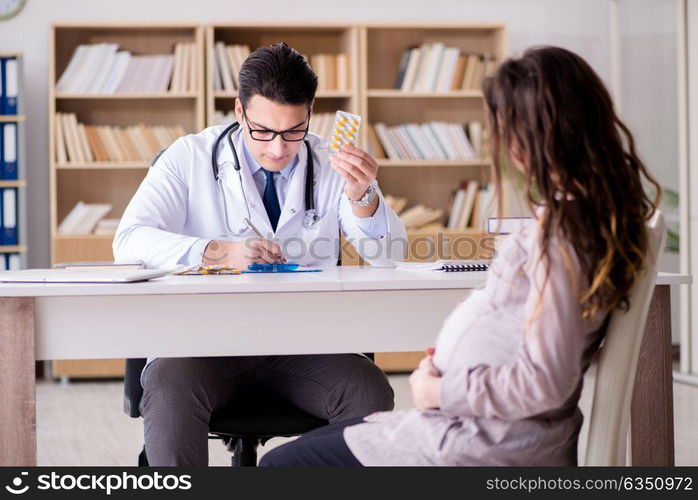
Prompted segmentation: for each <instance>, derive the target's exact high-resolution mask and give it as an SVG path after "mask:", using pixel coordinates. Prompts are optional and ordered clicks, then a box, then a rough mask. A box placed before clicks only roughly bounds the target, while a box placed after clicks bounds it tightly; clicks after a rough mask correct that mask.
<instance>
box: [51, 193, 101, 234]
mask: <svg viewBox="0 0 698 500" xmlns="http://www.w3.org/2000/svg"><path fill="white" fill-rule="evenodd" d="M111 209H112V205H111V204H109V203H89V204H88V203H84V202H83V201H79V202H78V203H77V204H76V205H75V206H74V207H73V208H72V210H71V211H70V212H68V215H66V216H65V218H64V219H63V220H62V221H61V223H60V224H59V225H58V228H57V232H58V234H66V235H67V234H70V235H85V234H90V233H92V230H93V229H94V228H95V226H96V225H97V223H98V222H99V220H100V219H102V218H104V216H106V215H107V214H108V213H109V212H110V211H111Z"/></svg>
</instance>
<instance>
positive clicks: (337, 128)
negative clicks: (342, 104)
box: [330, 111, 361, 153]
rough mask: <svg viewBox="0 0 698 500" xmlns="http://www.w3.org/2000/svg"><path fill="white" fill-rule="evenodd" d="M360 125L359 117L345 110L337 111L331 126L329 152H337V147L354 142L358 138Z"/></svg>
mask: <svg viewBox="0 0 698 500" xmlns="http://www.w3.org/2000/svg"><path fill="white" fill-rule="evenodd" d="M360 125H361V117H360V116H359V115H353V114H351V113H347V112H346V111H337V113H336V114H335V117H334V125H333V126H332V135H331V136H330V153H337V152H339V148H340V147H342V146H343V145H345V144H351V145H354V144H356V141H357V140H358V138H359V126H360Z"/></svg>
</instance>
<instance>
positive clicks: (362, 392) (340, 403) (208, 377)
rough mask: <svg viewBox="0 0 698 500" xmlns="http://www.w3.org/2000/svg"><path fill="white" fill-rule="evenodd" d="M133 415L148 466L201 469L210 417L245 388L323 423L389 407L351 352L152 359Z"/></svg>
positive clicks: (377, 379)
mask: <svg viewBox="0 0 698 500" xmlns="http://www.w3.org/2000/svg"><path fill="white" fill-rule="evenodd" d="M142 380H143V398H142V400H141V414H142V415H143V419H144V422H143V423H144V431H145V448H146V453H147V454H148V461H149V462H150V464H151V465H153V466H163V465H178V466H193V465H207V463H208V439H207V436H208V422H209V420H210V418H211V413H212V412H213V411H215V410H217V409H219V408H222V407H223V406H227V405H228V404H234V402H235V397H236V395H238V394H240V393H241V392H243V391H249V390H250V389H253V390H256V391H269V392H271V393H273V394H275V395H276V396H278V397H279V398H282V399H285V400H286V401H289V402H290V403H292V404H294V405H295V406H297V407H299V408H301V409H302V410H304V411H305V412H307V413H310V414H311V415H314V416H317V417H320V418H323V419H325V420H328V421H329V422H330V424H332V423H335V422H342V421H344V420H349V419H355V418H359V417H365V416H366V415H368V414H370V413H373V412H376V411H385V410H391V409H392V408H393V390H392V388H391V387H390V384H389V383H388V379H387V377H386V376H385V374H384V373H383V371H382V370H381V369H380V368H378V367H377V366H376V365H375V364H374V363H373V362H372V361H371V360H369V359H367V358H365V357H363V356H359V355H356V354H329V355H307V356H245V357H224V358H159V359H156V360H155V361H153V362H152V363H151V364H150V365H148V366H147V367H146V369H145V372H144V373H143V377H142Z"/></svg>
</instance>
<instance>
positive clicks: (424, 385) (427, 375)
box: [410, 355, 441, 410]
mask: <svg viewBox="0 0 698 500" xmlns="http://www.w3.org/2000/svg"><path fill="white" fill-rule="evenodd" d="M410 388H411V389H412V400H413V401H414V404H415V406H416V407H417V408H418V409H420V410H430V409H434V408H439V407H440V406H441V400H440V394H439V391H440V388H441V376H440V375H439V371H438V370H437V369H436V367H435V366H434V361H433V358H432V356H431V355H428V356H426V357H425V358H424V359H422V361H420V362H419V366H418V367H417V369H416V370H415V371H413V372H412V375H410Z"/></svg>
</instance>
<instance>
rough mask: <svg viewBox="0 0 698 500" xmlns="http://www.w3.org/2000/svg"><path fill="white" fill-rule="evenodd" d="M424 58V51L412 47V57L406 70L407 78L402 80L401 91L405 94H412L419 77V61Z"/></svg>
mask: <svg viewBox="0 0 698 500" xmlns="http://www.w3.org/2000/svg"><path fill="white" fill-rule="evenodd" d="M421 56H422V49H421V48H419V47H412V48H411V49H410V57H409V59H408V61H407V69H406V70H405V78H404V79H403V80H402V87H400V89H401V90H403V91H405V92H410V91H412V90H413V87H414V81H415V78H416V77H417V70H418V68H419V60H420V58H421Z"/></svg>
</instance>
